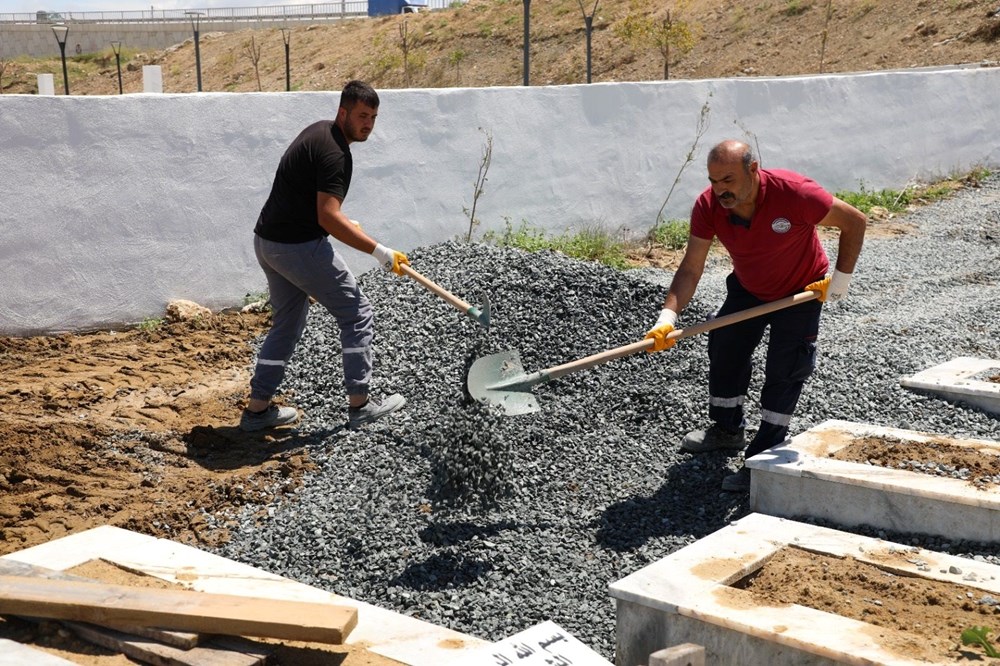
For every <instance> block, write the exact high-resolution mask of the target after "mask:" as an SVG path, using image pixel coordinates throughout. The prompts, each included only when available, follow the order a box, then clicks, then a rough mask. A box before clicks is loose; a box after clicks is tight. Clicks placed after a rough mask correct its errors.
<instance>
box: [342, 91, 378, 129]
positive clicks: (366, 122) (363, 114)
mask: <svg viewBox="0 0 1000 666" xmlns="http://www.w3.org/2000/svg"><path fill="white" fill-rule="evenodd" d="M377 116H378V93H377V92H375V89H374V88H372V87H371V86H370V85H368V84H367V83H365V82H363V81H349V82H348V83H347V85H346V86H344V90H343V91H341V93H340V107H339V108H338V109H337V121H336V122H337V126H338V127H340V131H341V132H343V133H344V138H346V139H347V141H348V143H353V142H355V141H365V140H367V139H368V135H369V134H371V132H372V129H373V128H374V127H375V118H376V117H377Z"/></svg>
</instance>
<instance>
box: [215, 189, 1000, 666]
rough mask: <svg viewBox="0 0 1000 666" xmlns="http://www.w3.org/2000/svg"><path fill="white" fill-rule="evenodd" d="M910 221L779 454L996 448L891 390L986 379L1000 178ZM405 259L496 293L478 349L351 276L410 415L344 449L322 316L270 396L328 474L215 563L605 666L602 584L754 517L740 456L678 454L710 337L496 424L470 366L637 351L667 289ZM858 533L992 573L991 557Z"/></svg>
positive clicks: (702, 383) (451, 324)
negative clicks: (541, 634) (980, 364)
mask: <svg viewBox="0 0 1000 666" xmlns="http://www.w3.org/2000/svg"><path fill="white" fill-rule="evenodd" d="M905 220H906V221H908V222H911V223H912V224H913V225H914V227H915V228H914V230H913V232H912V233H909V234H907V235H903V236H896V237H891V238H870V239H869V240H868V241H867V242H866V244H865V248H864V251H863V253H862V256H861V260H860V262H859V265H858V268H857V272H856V273H855V278H854V281H853V283H852V285H851V291H850V295H849V298H848V299H847V300H846V301H845V302H842V303H838V304H831V305H828V306H827V307H826V310H825V312H824V314H823V321H822V325H821V333H820V360H819V366H818V368H817V370H816V372H815V374H814V375H813V377H812V378H811V380H810V381H809V383H808V384H807V386H806V389H805V392H804V394H803V396H802V399H801V401H800V403H799V408H798V411H797V414H796V416H795V418H794V419H793V421H792V426H791V430H792V433H798V432H801V431H803V430H805V429H807V428H809V427H812V426H814V425H817V424H819V423H821V422H823V421H825V420H827V419H844V420H850V421H858V422H863V423H872V424H877V425H883V426H891V427H897V428H907V429H916V430H921V431H926V432H932V433H939V434H944V435H954V436H963V437H965V436H967V437H977V438H985V439H995V440H1000V419H998V418H997V417H995V416H991V415H988V414H987V413H985V412H983V411H981V410H978V409H975V408H971V407H966V406H964V405H961V404H957V403H950V402H947V401H944V400H941V399H939V398H936V397H932V396H926V395H920V394H916V393H913V392H911V391H909V390H906V389H903V388H902V387H901V386H900V385H899V380H900V378H902V377H905V376H908V375H911V374H913V373H915V372H918V371H920V370H924V369H926V368H928V367H931V366H933V365H937V364H938V363H941V362H944V361H947V360H950V359H952V358H954V357H957V356H975V357H981V358H994V359H997V358H1000V286H998V281H1000V277H998V276H1000V177H996V176H994V177H991V178H990V179H988V180H987V181H986V182H985V183H984V184H983V186H982V187H980V188H977V189H968V190H964V191H962V192H960V193H959V194H958V195H957V196H955V197H954V198H952V199H950V200H948V201H944V202H939V203H936V204H934V205H932V206H929V207H926V208H923V209H921V210H919V211H916V212H913V213H911V214H908V215H906V216H905ZM828 251H829V252H830V254H831V258H832V257H833V256H835V254H836V248H835V245H830V246H829V247H828ZM409 256H410V259H411V261H412V265H413V267H414V268H415V269H417V270H418V271H420V272H421V273H423V274H424V275H426V276H427V277H429V278H430V279H432V280H434V281H436V282H438V283H439V284H441V285H442V286H444V287H445V288H447V289H450V290H452V291H453V292H455V293H456V294H457V295H459V296H461V297H463V298H465V299H466V300H468V301H469V302H470V303H473V304H478V303H479V302H480V294H484V293H485V294H488V295H489V297H490V299H491V301H492V302H493V326H492V328H491V330H490V331H489V332H488V333H487V332H485V331H483V330H481V329H480V328H479V327H478V326H477V325H476V324H475V323H474V322H472V321H471V320H470V319H468V318H466V317H464V316H463V315H461V314H459V313H458V312H457V311H456V310H455V309H453V308H452V307H451V306H449V305H447V304H446V303H444V301H442V300H440V299H439V298H437V297H435V296H433V295H432V294H431V293H430V292H428V291H426V290H425V289H423V288H422V287H420V286H419V285H418V284H417V283H416V282H414V281H412V280H410V279H406V278H400V277H396V276H394V275H386V274H384V273H382V272H380V271H377V270H372V271H369V272H367V273H365V274H364V275H362V276H361V282H362V285H363V288H364V290H365V291H366V293H367V294H368V296H369V298H370V299H371V300H372V301H373V303H374V306H375V311H376V337H375V354H376V361H375V374H376V381H377V390H379V391H390V392H391V391H398V392H400V393H402V394H403V395H405V396H406V398H407V399H408V401H409V402H408V404H407V406H406V407H405V411H402V412H400V413H399V414H398V416H396V417H394V418H390V419H387V420H385V421H383V422H379V423H376V424H374V425H372V426H369V427H367V428H366V429H364V430H361V431H356V432H350V431H346V430H344V429H343V428H342V425H343V423H344V421H345V418H346V409H345V407H344V398H343V395H342V389H341V386H342V384H341V382H342V372H341V368H340V342H339V338H338V334H337V329H336V325H335V323H334V322H333V320H332V318H331V317H330V316H329V315H328V314H327V313H326V312H325V311H323V310H322V309H321V308H318V307H316V308H313V309H312V312H311V313H310V320H309V326H308V329H307V331H306V334H305V336H304V338H303V340H302V342H301V343H300V345H299V348H298V350H297V351H296V354H295V357H294V358H293V360H292V363H291V367H290V370H289V374H288V377H287V380H286V383H285V385H284V386H283V392H284V394H285V396H286V397H287V398H288V399H289V401H290V402H291V403H292V404H295V405H296V406H298V407H299V408H300V409H302V410H303V411H304V413H305V417H304V419H303V422H302V425H301V426H300V433H301V436H302V441H303V442H304V443H305V445H306V446H307V447H308V448H309V451H310V455H311V456H312V457H313V458H314V459H315V460H316V461H317V463H318V470H317V471H316V472H315V473H314V474H313V475H312V476H311V477H310V478H309V479H308V480H307V483H306V484H305V485H304V487H303V488H302V489H301V491H300V492H298V493H297V495H296V496H294V497H292V498H291V499H286V500H283V501H282V502H281V503H280V504H275V505H273V506H268V507H262V508H259V509H255V510H248V511H246V512H245V514H241V516H239V517H238V520H239V521H240V523H241V527H240V529H237V530H233V539H232V541H230V542H229V543H228V544H226V545H225V546H224V547H222V548H220V549H219V550H218V553H219V554H220V555H223V556H225V557H229V558H232V559H235V560H238V561H241V562H246V563H249V564H252V565H255V566H259V567H262V568H264V569H267V570H269V571H271V572H273V573H276V574H279V575H282V576H287V577H289V578H292V579H295V580H298V581H301V582H303V583H306V584H309V585H313V586H316V587H319V588H323V589H328V590H330V591H332V592H336V593H338V594H341V595H345V596H348V597H352V598H355V599H359V600H364V601H366V602H369V603H372V604H376V605H378V606H382V607H385V608H389V609H393V610H395V611H398V612H401V613H404V614H408V615H412V616H415V617H419V618H422V619H424V620H427V621H430V622H433V623H435V624H439V625H443V626H447V627H451V628H453V629H456V630H459V631H462V632H466V633H469V634H473V635H475V636H478V637H481V638H484V639H487V640H499V639H501V638H504V637H506V636H509V635H511V634H514V633H516V632H518V631H521V630H523V629H526V628H528V627H530V626H533V625H535V624H537V623H539V622H542V621H544V620H552V621H554V622H556V623H557V624H559V625H561V626H562V627H564V628H565V629H566V630H568V631H570V632H571V633H572V634H573V635H575V636H576V637H577V638H579V639H580V640H581V641H583V642H584V643H586V644H588V645H589V646H590V647H591V648H593V649H594V650H596V651H597V652H598V653H600V654H602V655H603V656H604V657H606V658H608V659H610V660H613V658H614V642H615V621H614V604H613V603H612V600H611V598H610V597H609V595H608V589H607V588H608V585H609V584H610V583H611V582H613V581H615V580H618V579H620V578H622V577H624V576H626V575H628V574H630V573H632V572H634V571H636V570H637V569H639V568H641V567H643V566H645V565H646V564H648V563H650V562H653V561H655V560H657V559H660V558H662V557H664V556H666V555H668V554H670V553H672V552H674V551H676V550H677V549H679V548H682V547H683V546H686V545H688V544H690V543H692V542H693V541H695V540H697V539H699V538H701V537H703V536H705V535H707V534H709V533H711V532H714V531H716V530H718V529H720V528H722V527H724V526H725V525H727V524H729V523H730V522H731V521H733V520H735V519H738V518H740V517H742V516H744V515H746V514H747V512H748V497H747V496H746V495H742V494H732V493H724V492H722V491H721V490H720V482H721V480H722V478H723V476H724V475H725V474H727V473H728V472H729V471H730V470H734V469H736V468H737V466H738V465H739V464H740V458H739V457H727V456H726V455H724V454H722V453H712V454H705V455H700V456H693V455H689V454H686V453H681V452H680V451H679V450H678V444H679V442H680V440H681V438H682V437H683V436H684V434H685V433H686V432H688V431H689V430H692V429H695V428H700V427H704V426H705V425H707V422H706V419H707V406H706V402H707V359H706V342H707V337H706V336H704V335H702V336H696V337H692V338H687V339H685V340H681V341H680V342H679V343H678V344H677V345H676V346H675V347H674V348H673V349H671V350H669V351H667V352H661V353H658V354H646V353H641V354H638V355H635V356H631V357H628V358H624V359H620V360H617V361H613V362H611V363H608V364H606V365H602V366H600V367H598V368H594V369H592V370H588V371H583V372H579V373H576V374H572V375H568V376H566V377H563V378H561V379H559V380H556V381H553V382H551V383H548V384H544V385H540V386H536V387H535V388H534V389H533V391H532V392H533V393H534V395H535V396H536V397H537V399H538V401H539V402H540V404H541V407H542V409H541V411H540V412H539V413H535V414H530V415H522V416H499V415H497V414H495V413H492V412H491V411H490V410H488V409H486V408H484V407H482V406H480V405H477V404H474V403H470V402H469V401H468V400H467V398H466V396H465V395H464V390H463V389H464V384H465V373H466V369H467V367H468V364H469V363H470V362H471V361H472V360H474V359H476V358H479V357H480V356H482V355H484V354H489V353H493V352H499V351H505V350H516V351H518V352H519V353H520V355H521V359H522V362H523V365H524V368H525V371H527V372H531V371H534V370H539V369H543V368H547V367H550V366H553V365H558V364H561V363H564V362H566V361H571V360H575V359H578V358H582V357H584V356H588V355H590V354H593V353H596V352H599V351H603V350H605V349H608V348H611V347H616V346H619V345H623V344H627V343H630V342H634V341H635V340H637V339H640V338H641V337H642V335H643V334H644V333H645V331H646V330H647V328H648V327H649V326H650V325H651V324H652V323H653V322H654V321H655V319H656V315H657V313H658V311H659V307H660V304H661V302H662V298H663V296H664V294H665V289H666V286H665V285H666V284H667V283H668V282H669V279H670V277H671V274H670V273H669V272H665V271H657V270H648V269H643V270H635V271H627V272H619V271H615V270H612V269H608V268H605V267H602V266H600V265H596V264H593V263H588V262H580V261H575V260H572V259H568V258H566V257H565V256H562V255H559V254H555V253H549V252H543V253H535V254H528V253H524V252H521V251H517V250H512V249H502V248H496V247H492V246H486V245H480V244H460V243H452V242H449V243H444V244H440V245H435V246H432V247H427V248H418V249H416V250H414V251H412V252H410V253H409ZM727 272H728V260H713V261H712V262H711V263H710V265H709V267H708V268H707V269H706V272H705V275H704V277H703V278H702V281H701V285H700V286H699V289H698V292H697V294H696V296H695V298H694V300H693V301H692V302H691V304H690V305H689V306H688V308H687V309H686V310H685V312H684V313H683V314H682V316H681V319H680V324H679V325H680V326H685V325H691V324H694V323H697V322H699V321H701V320H702V319H704V318H705V317H706V316H707V315H709V314H710V313H711V312H712V311H713V310H714V309H715V308H717V307H718V306H719V305H720V304H721V301H722V298H723V289H724V285H723V279H724V277H725V275H726V273H727ZM758 361H762V356H761V358H759V359H758ZM757 365H758V370H757V372H755V375H754V379H753V383H752V385H751V393H750V396H749V404H748V419H749V420H750V423H749V425H750V428H751V429H753V428H755V427H756V425H757V423H758V416H757V413H756V398H757V395H758V393H759V389H760V382H761V379H762V378H761V374H760V366H761V365H762V363H760V362H758V364H757ZM261 515H263V516H264V518H263V519H262V518H261V517H260V516H261ZM853 531H855V532H858V533H862V534H867V535H875V536H881V537H883V538H889V539H892V540H894V541H899V542H902V543H908V544H913V545H918V546H921V547H924V548H930V549H933V550H939V551H943V552H949V553H952V554H957V555H962V556H966V557H975V558H977V559H982V558H985V559H986V560H988V561H990V562H993V563H997V564H1000V544H986V543H965V542H960V543H948V542H944V541H942V540H941V539H936V538H934V537H933V536H922V535H920V533H919V530H915V531H914V533H913V534H886V533H885V532H880V531H875V530H868V529H865V528H856V529H854V530H853Z"/></svg>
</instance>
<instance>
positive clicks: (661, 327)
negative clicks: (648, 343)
mask: <svg viewBox="0 0 1000 666" xmlns="http://www.w3.org/2000/svg"><path fill="white" fill-rule="evenodd" d="M676 323H677V313H676V312H674V311H673V310H671V309H670V308H663V309H662V310H660V316H659V317H658V318H657V319H656V323H655V324H653V328H651V329H649V332H647V333H646V339H652V340H653V347H652V348H651V349H647V350H646V351H647V352H649V353H653V352H658V351H663V350H665V349H670V348H671V347H673V346H674V345H675V344H677V339H676V338H670V339H667V336H668V335H669V334H670V332H671V331H673V330H674V324H676Z"/></svg>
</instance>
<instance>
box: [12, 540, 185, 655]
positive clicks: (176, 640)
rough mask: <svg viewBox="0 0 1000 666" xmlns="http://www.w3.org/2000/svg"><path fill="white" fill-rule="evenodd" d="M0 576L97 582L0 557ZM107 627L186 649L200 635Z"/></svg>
mask: <svg viewBox="0 0 1000 666" xmlns="http://www.w3.org/2000/svg"><path fill="white" fill-rule="evenodd" d="M0 576H31V577H37V578H49V579H52V580H75V581H81V582H90V583H93V582H97V581H95V580H94V579H92V578H85V577H83V576H74V575H73V574H68V573H64V572H62V571H56V570H55V569H47V568H45V567H36V566H35V565H33V564H28V563H27V562H18V561H17V560H7V559H3V558H0ZM108 628H109V629H116V630H118V631H122V632H124V633H126V634H134V635H135V636H144V637H146V638H152V639H153V640H157V641H160V642H161V643H166V644H167V645H173V646H175V647H179V648H184V649H186V650H190V649H191V648H193V647H194V646H195V645H198V642H199V641H200V640H201V637H200V636H199V635H198V634H193V633H190V632H184V631H167V630H165V629H158V628H156V627H137V626H126V625H115V626H108Z"/></svg>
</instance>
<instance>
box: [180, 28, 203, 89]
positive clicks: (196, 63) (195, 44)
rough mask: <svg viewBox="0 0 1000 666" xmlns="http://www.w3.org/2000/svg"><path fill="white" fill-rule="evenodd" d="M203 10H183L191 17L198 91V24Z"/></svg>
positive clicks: (199, 55) (199, 46) (199, 60)
mask: <svg viewBox="0 0 1000 666" xmlns="http://www.w3.org/2000/svg"><path fill="white" fill-rule="evenodd" d="M203 13H204V12H184V15H185V16H190V17H191V29H192V30H193V31H194V68H195V70H196V71H197V72H198V92H201V44H200V43H199V42H198V25H199V24H200V23H201V15H202V14H203Z"/></svg>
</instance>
